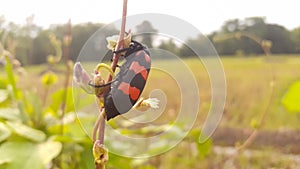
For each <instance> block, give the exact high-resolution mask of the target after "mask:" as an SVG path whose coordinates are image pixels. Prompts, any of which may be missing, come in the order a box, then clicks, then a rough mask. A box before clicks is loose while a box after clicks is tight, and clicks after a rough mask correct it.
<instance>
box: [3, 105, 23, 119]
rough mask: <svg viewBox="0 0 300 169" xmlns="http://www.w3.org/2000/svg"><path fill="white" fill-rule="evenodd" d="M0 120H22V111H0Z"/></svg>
mask: <svg viewBox="0 0 300 169" xmlns="http://www.w3.org/2000/svg"><path fill="white" fill-rule="evenodd" d="M0 118H3V119H6V120H20V111H19V109H16V108H2V109H0Z"/></svg>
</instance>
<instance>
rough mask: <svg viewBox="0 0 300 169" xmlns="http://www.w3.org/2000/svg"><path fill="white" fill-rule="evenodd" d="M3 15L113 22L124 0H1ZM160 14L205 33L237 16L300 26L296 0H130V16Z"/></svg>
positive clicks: (19, 19)
mask: <svg viewBox="0 0 300 169" xmlns="http://www.w3.org/2000/svg"><path fill="white" fill-rule="evenodd" d="M0 2H1V3H0V4H1V5H0V16H1V15H2V16H4V17H5V19H6V20H7V21H13V22H15V23H18V24H24V23H25V18H26V17H28V16H30V15H34V23H35V24H37V25H39V26H43V27H44V28H47V27H49V25H50V24H63V23H66V22H67V21H68V20H69V19H71V20H72V23H75V24H76V23H84V22H100V23H111V22H114V21H116V20H118V19H120V18H121V13H122V3H123V1H122V0H105V1H104V0H74V1H67V0H0ZM143 13H160V14H167V15H171V16H175V17H178V18H180V19H182V20H185V21H187V22H189V23H190V24H192V25H194V26H195V27H196V28H198V30H199V31H200V32H202V33H204V34H208V33H211V32H212V31H216V30H218V29H219V28H220V27H221V26H222V24H223V23H224V21H226V20H229V19H234V18H239V19H244V18H246V17H253V16H262V17H266V22H267V23H276V24H280V25H283V26H285V27H286V28H287V29H289V30H291V29H294V28H296V27H299V26H300V19H299V6H298V1H296V0H284V1H283V0H273V1H271V0H206V1H202V0H193V1H192V0H184V1H183V0H178V1H175V0H128V11H127V15H128V16H130V15H136V14H143Z"/></svg>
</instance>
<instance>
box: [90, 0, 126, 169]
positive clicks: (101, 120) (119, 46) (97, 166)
mask: <svg viewBox="0 0 300 169" xmlns="http://www.w3.org/2000/svg"><path fill="white" fill-rule="evenodd" d="M126 15H127V0H123V13H122V25H121V30H120V39H119V41H118V44H117V47H116V50H119V49H122V48H123V46H124V44H123V43H124V41H123V40H124V33H125V26H126ZM119 57H120V54H114V56H113V61H112V64H111V69H112V71H113V72H115V70H116V67H117V64H118V61H119ZM111 80H112V75H109V77H108V80H107V82H110V81H111ZM109 88H110V86H108V87H106V88H105V92H104V95H105V94H106V93H107V92H108V91H109ZM105 120H106V113H105V109H104V108H103V109H102V111H101V113H100V115H99V119H98V120H97V122H96V125H95V127H96V129H95V128H94V132H95V131H97V130H98V140H99V141H100V144H104V131H105ZM97 127H98V128H97ZM95 169H105V164H102V163H101V164H97V163H96V164H95Z"/></svg>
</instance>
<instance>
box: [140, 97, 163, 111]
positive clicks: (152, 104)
mask: <svg viewBox="0 0 300 169" xmlns="http://www.w3.org/2000/svg"><path fill="white" fill-rule="evenodd" d="M143 103H145V104H146V105H147V106H149V107H151V108H153V109H158V108H159V106H158V104H159V100H158V99H157V98H148V99H146V100H143Z"/></svg>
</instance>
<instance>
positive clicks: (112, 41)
mask: <svg viewBox="0 0 300 169" xmlns="http://www.w3.org/2000/svg"><path fill="white" fill-rule="evenodd" d="M106 41H107V48H108V49H110V50H112V51H114V50H115V49H116V47H117V44H118V41H119V35H113V36H109V37H107V38H106Z"/></svg>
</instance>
